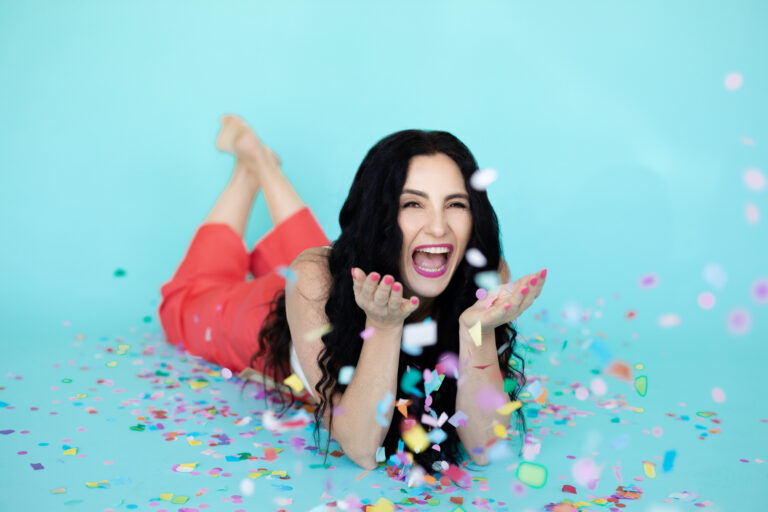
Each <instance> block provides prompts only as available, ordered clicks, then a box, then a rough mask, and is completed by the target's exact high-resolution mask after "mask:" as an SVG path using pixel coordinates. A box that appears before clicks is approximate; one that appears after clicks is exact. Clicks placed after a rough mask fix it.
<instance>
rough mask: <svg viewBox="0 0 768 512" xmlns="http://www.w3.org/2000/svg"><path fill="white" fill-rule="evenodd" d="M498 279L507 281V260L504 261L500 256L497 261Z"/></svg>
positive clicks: (503, 281)
mask: <svg viewBox="0 0 768 512" xmlns="http://www.w3.org/2000/svg"><path fill="white" fill-rule="evenodd" d="M499 279H500V280H501V282H502V283H508V282H509V267H507V262H506V261H504V258H500V261H499Z"/></svg>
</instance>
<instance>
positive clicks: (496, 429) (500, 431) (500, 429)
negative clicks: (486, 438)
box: [493, 423, 507, 439]
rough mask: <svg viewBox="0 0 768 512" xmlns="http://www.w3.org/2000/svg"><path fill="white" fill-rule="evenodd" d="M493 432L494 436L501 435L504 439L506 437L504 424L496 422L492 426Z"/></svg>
mask: <svg viewBox="0 0 768 512" xmlns="http://www.w3.org/2000/svg"><path fill="white" fill-rule="evenodd" d="M493 433H494V434H496V437H501V438H502V439H506V437H507V429H505V428H504V425H502V424H501V423H496V424H495V425H494V426H493Z"/></svg>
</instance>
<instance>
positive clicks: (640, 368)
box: [635, 363, 645, 370]
mask: <svg viewBox="0 0 768 512" xmlns="http://www.w3.org/2000/svg"><path fill="white" fill-rule="evenodd" d="M643 368H645V365H644V364H642V363H637V364H636V365H635V370H642V369H643Z"/></svg>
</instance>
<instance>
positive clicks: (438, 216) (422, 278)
mask: <svg viewBox="0 0 768 512" xmlns="http://www.w3.org/2000/svg"><path fill="white" fill-rule="evenodd" d="M397 223H398V225H399V226H400V229H401V230H402V232H403V249H402V251H401V254H400V274H401V276H402V281H403V285H404V287H405V289H404V290H403V292H404V293H403V296H404V297H408V296H409V295H416V296H418V297H419V298H420V299H423V298H432V297H437V296H438V295H440V294H441V293H442V292H443V291H444V290H445V289H446V287H447V286H448V283H449V282H450V281H451V277H453V274H454V272H456V268H457V267H458V266H459V263H461V260H462V259H463V258H464V252H465V251H466V249H467V243H468V242H469V237H470V234H471V232H472V214H471V213H470V210H469V196H468V195H467V189H466V187H465V186H464V178H463V176H462V175H461V171H460V170H459V166H458V165H456V162H454V161H453V160H452V159H451V158H450V157H449V156H447V155H445V154H443V153H438V154H435V155H418V156H415V157H413V158H412V159H411V162H410V165H409V167H408V176H407V178H406V180H405V185H404V186H403V190H402V193H401V195H400V211H399V213H398V217H397Z"/></svg>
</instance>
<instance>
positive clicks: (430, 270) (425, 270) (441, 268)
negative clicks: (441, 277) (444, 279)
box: [416, 263, 448, 272]
mask: <svg viewBox="0 0 768 512" xmlns="http://www.w3.org/2000/svg"><path fill="white" fill-rule="evenodd" d="M446 265H448V263H446V264H445V265H443V266H442V267H440V268H424V267H422V266H421V265H416V266H417V267H418V268H419V269H421V270H423V271H424V272H440V271H441V270H443V269H444V268H445V267H446Z"/></svg>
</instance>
